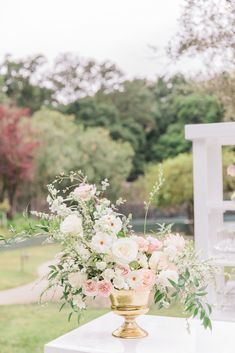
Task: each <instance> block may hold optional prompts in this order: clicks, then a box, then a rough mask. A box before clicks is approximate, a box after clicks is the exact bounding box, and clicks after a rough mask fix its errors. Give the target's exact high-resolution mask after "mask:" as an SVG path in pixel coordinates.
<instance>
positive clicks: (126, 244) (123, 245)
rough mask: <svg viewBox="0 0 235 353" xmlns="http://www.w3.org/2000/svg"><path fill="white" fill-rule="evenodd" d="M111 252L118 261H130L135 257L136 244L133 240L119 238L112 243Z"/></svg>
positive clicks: (136, 252) (136, 251)
mask: <svg viewBox="0 0 235 353" xmlns="http://www.w3.org/2000/svg"><path fill="white" fill-rule="evenodd" d="M112 252H113V255H114V256H115V257H116V258H117V260H118V261H120V262H122V263H130V262H131V261H134V260H136V258H137V254H138V245H137V243H136V242H135V241H134V240H131V239H128V238H120V239H118V240H116V241H115V242H114V243H113V245H112Z"/></svg>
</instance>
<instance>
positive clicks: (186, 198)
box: [136, 153, 193, 207]
mask: <svg viewBox="0 0 235 353" xmlns="http://www.w3.org/2000/svg"><path fill="white" fill-rule="evenodd" d="M162 169H163V175H164V178H165V183H164V184H163V186H162V188H161V189H160V190H159V194H158V196H157V198H156V199H155V205H156V206H163V207H165V206H167V207H168V206H172V205H173V206H175V205H181V204H182V203H185V202H189V203H192V201H193V184H192V155H191V154H187V153H185V154H180V155H178V156H177V157H175V158H168V159H167V160H165V161H164V162H163V163H162ZM157 174H158V165H150V166H148V168H147V169H146V173H145V176H144V177H141V178H140V179H139V180H138V181H137V182H136V187H137V188H140V187H142V190H145V191H144V193H145V194H146V195H148V194H149V192H150V191H151V188H152V185H154V182H155V180H156V175H157Z"/></svg>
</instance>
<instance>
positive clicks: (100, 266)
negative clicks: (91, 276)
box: [96, 261, 107, 271]
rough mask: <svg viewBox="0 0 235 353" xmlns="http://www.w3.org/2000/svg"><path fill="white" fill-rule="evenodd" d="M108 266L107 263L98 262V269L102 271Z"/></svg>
mask: <svg viewBox="0 0 235 353" xmlns="http://www.w3.org/2000/svg"><path fill="white" fill-rule="evenodd" d="M106 266H107V264H106V262H105V261H98V262H96V268H97V269H98V270H100V271H103V270H104V269H105V268H106Z"/></svg>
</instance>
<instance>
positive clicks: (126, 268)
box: [117, 264, 130, 276]
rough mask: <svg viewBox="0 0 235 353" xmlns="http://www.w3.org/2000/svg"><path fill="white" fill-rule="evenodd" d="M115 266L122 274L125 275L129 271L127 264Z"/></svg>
mask: <svg viewBox="0 0 235 353" xmlns="http://www.w3.org/2000/svg"><path fill="white" fill-rule="evenodd" d="M117 268H118V269H119V270H121V274H122V275H123V276H126V275H128V273H129V270H130V267H129V266H128V265H120V264H119V265H117Z"/></svg>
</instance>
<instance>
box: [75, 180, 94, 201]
mask: <svg viewBox="0 0 235 353" xmlns="http://www.w3.org/2000/svg"><path fill="white" fill-rule="evenodd" d="M95 193H96V187H95V185H90V184H81V185H80V186H78V187H77V188H75V189H74V191H73V197H74V199H75V200H82V201H89V200H90V199H91V198H92V197H94V196H95Z"/></svg>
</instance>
